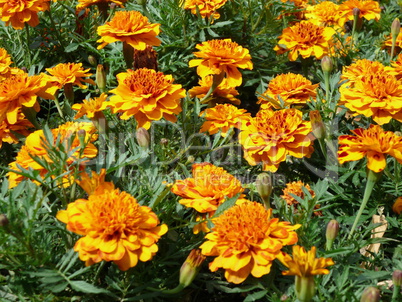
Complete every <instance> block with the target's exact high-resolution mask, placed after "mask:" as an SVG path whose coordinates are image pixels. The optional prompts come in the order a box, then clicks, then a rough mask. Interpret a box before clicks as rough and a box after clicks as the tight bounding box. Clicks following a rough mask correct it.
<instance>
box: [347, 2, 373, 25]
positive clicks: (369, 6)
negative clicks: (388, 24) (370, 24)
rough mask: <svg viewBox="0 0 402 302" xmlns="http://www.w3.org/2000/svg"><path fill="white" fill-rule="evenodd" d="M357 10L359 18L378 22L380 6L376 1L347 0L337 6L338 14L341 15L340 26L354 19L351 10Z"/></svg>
mask: <svg viewBox="0 0 402 302" xmlns="http://www.w3.org/2000/svg"><path fill="white" fill-rule="evenodd" d="M354 8H358V9H359V11H360V13H359V18H364V19H366V20H373V19H374V20H376V21H378V20H380V18H381V9H380V4H379V3H378V2H377V1H372V0H347V1H345V2H343V3H342V4H341V5H340V6H339V12H340V14H341V15H342V16H341V19H340V24H341V26H343V25H344V24H345V23H346V21H351V20H353V19H354V16H353V9H354Z"/></svg>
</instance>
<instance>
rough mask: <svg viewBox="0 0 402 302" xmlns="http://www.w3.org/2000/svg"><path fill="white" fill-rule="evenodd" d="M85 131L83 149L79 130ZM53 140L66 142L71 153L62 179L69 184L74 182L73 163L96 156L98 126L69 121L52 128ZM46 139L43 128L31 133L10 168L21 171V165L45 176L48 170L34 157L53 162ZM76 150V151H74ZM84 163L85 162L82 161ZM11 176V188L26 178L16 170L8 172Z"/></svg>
mask: <svg viewBox="0 0 402 302" xmlns="http://www.w3.org/2000/svg"><path fill="white" fill-rule="evenodd" d="M81 129H82V130H84V131H85V138H84V140H85V142H88V143H87V144H86V146H85V148H84V150H82V147H81V143H80V140H79V138H78V137H77V135H76V134H77V132H78V130H81ZM51 131H52V135H53V142H49V143H50V144H52V145H55V144H56V142H57V141H60V142H63V143H64V144H65V150H66V152H69V153H71V155H70V157H69V158H68V159H67V161H66V167H65V168H66V169H68V170H67V171H66V172H69V173H67V174H66V175H65V176H64V177H63V180H62V185H63V186H69V185H71V184H72V181H73V180H72V179H70V177H71V175H72V174H74V173H73V172H74V171H73V169H74V168H73V167H72V166H73V164H74V162H76V161H77V160H78V159H80V158H94V157H95V156H96V155H97V152H98V150H97V149H96V147H95V145H93V144H92V142H94V141H95V140H96V139H97V135H95V134H94V133H95V131H96V128H95V127H94V126H93V124H92V123H73V122H67V123H65V124H63V125H61V126H60V127H58V128H56V129H52V130H51ZM73 135H75V137H74V139H73V140H72V142H71V144H68V142H69V141H71V137H72V136H73ZM44 139H45V136H44V133H43V130H37V131H35V132H33V133H31V134H30V135H28V137H27V138H26V140H25V145H23V146H22V147H21V150H20V151H19V152H18V154H17V157H16V160H15V161H14V162H12V163H10V169H11V170H14V171H21V170H20V168H19V167H18V166H21V167H22V168H24V169H27V170H28V169H33V170H38V171H39V172H40V175H41V176H42V177H44V176H45V175H46V174H47V173H48V171H47V170H46V169H45V168H44V167H43V166H41V165H40V164H39V163H38V162H36V161H35V160H34V159H33V158H32V157H33V156H36V157H39V158H41V159H42V160H45V161H47V162H48V163H52V162H53V161H52V159H51V158H50V157H49V155H48V153H47V150H46V148H45V147H44V145H43V143H42V141H43V140H44ZM73 151H74V152H73ZM82 163H84V162H82ZM7 175H8V177H9V186H10V188H13V187H15V186H16V185H18V183H20V182H21V181H22V180H24V177H23V176H22V175H20V174H17V173H15V172H12V171H10V172H8V173H7Z"/></svg>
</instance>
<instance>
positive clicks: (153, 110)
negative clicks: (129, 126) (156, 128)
mask: <svg viewBox="0 0 402 302" xmlns="http://www.w3.org/2000/svg"><path fill="white" fill-rule="evenodd" d="M117 81H118V82H119V85H118V86H117V88H116V89H113V90H111V91H110V92H111V93H114V94H115V95H114V96H112V97H111V98H110V101H109V102H108V106H110V107H111V108H112V110H113V112H114V113H122V115H121V116H120V118H121V119H124V120H126V119H128V118H130V117H131V116H134V117H135V119H136V120H137V128H139V127H143V128H145V129H149V128H150V127H151V121H158V120H160V119H162V118H165V119H167V120H168V121H170V122H176V120H177V118H176V116H175V115H177V114H179V113H180V112H181V106H180V99H181V98H184V97H185V96H186V92H185V90H184V89H183V88H182V86H181V85H179V84H173V77H172V76H171V75H164V74H163V73H162V72H156V71H155V70H153V69H147V68H141V69H137V70H131V69H129V70H127V72H122V73H119V74H118V75H117Z"/></svg>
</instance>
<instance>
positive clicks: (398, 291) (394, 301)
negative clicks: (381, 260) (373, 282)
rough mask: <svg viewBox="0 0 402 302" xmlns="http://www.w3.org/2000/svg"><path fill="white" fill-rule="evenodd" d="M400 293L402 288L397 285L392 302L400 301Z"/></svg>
mask: <svg viewBox="0 0 402 302" xmlns="http://www.w3.org/2000/svg"><path fill="white" fill-rule="evenodd" d="M400 291H401V286H400V285H399V286H398V285H395V284H394V290H393V292H392V300H391V302H397V301H400V300H399V299H398V298H399V293H400Z"/></svg>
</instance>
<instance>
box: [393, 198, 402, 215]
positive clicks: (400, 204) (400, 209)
mask: <svg viewBox="0 0 402 302" xmlns="http://www.w3.org/2000/svg"><path fill="white" fill-rule="evenodd" d="M392 211H394V212H395V213H396V214H398V215H401V213H402V197H398V198H397V199H396V200H395V203H394V205H393V206H392Z"/></svg>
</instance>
